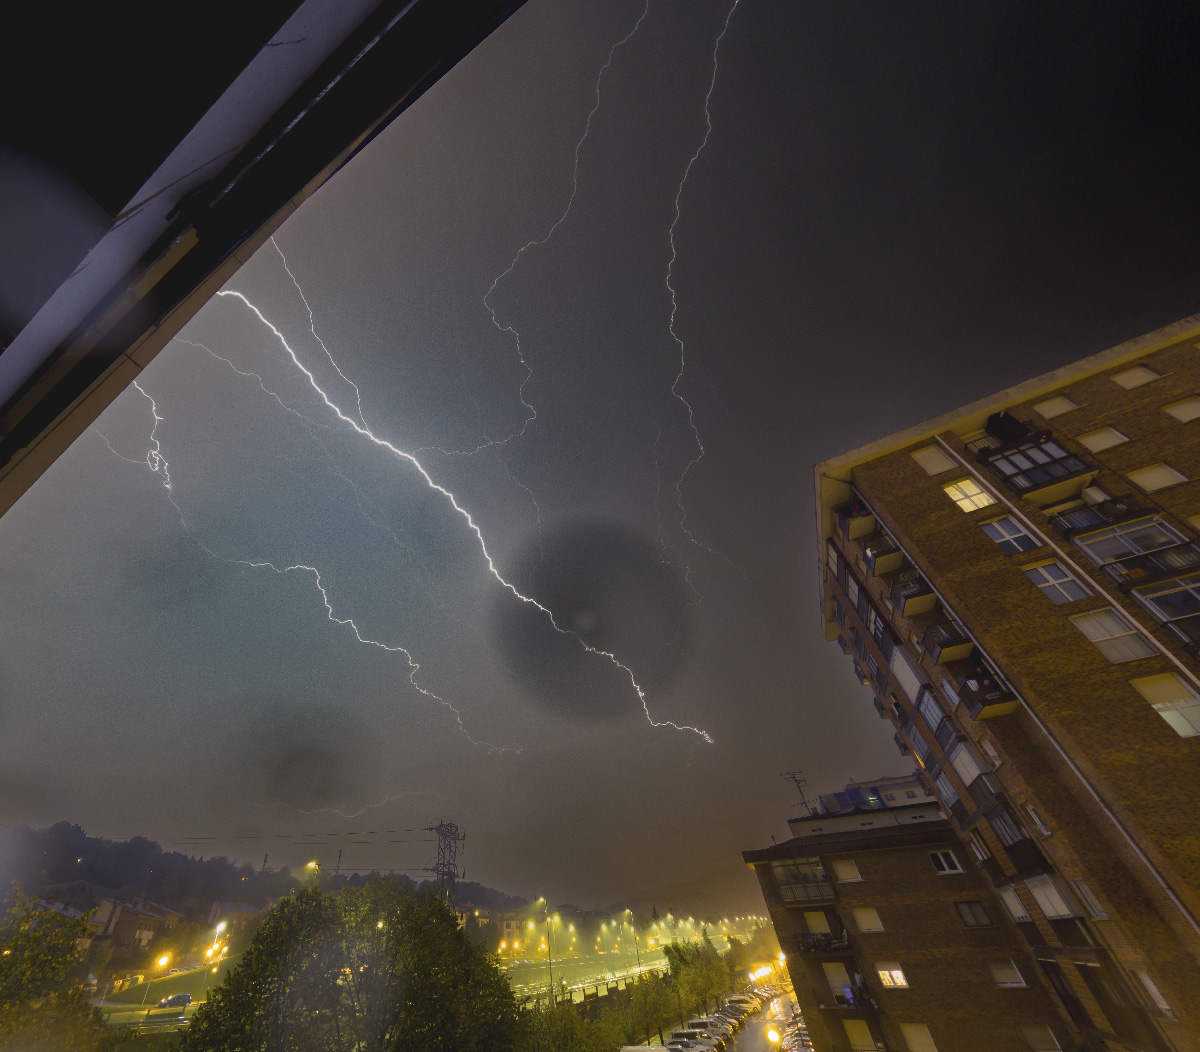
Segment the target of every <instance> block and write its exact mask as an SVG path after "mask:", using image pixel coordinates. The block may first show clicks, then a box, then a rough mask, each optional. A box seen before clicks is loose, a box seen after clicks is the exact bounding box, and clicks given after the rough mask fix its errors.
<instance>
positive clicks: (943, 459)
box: [909, 446, 954, 475]
mask: <svg viewBox="0 0 1200 1052" xmlns="http://www.w3.org/2000/svg"><path fill="white" fill-rule="evenodd" d="M909 456H911V457H912V458H913V460H915V461H916V462H917V463H918V464H920V465H921V467H923V468H924V469H925V470H926V471H927V472H929V474H931V475H937V474H940V473H941V472H943V471H949V470H950V469H951V468H952V467H954V461H953V459H951V458H950V457H948V456H947V455H946V454H945V453H944V452H943V451H942V450H940V449H938V447H937V446H926V447H925V448H924V449H916V450H913V452H912V453H910V454H909Z"/></svg>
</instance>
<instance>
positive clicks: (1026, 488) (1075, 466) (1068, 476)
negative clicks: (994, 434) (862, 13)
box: [980, 432, 1096, 506]
mask: <svg viewBox="0 0 1200 1052" xmlns="http://www.w3.org/2000/svg"><path fill="white" fill-rule="evenodd" d="M980 459H981V460H982V461H983V462H984V463H985V464H986V465H987V466H988V467H989V468H990V469H991V470H992V471H993V472H994V473H995V474H996V475H998V476H999V478H1000V480H1001V481H1002V482H1003V483H1004V485H1005V486H1007V487H1008V488H1009V489H1010V490H1012V491H1013V492H1014V493H1016V494H1017V495H1018V496H1021V497H1027V498H1028V499H1029V500H1030V501H1031V502H1032V503H1034V504H1037V505H1039V506H1044V505H1047V504H1054V503H1057V502H1059V501H1063V500H1069V499H1070V498H1071V497H1077V496H1079V494H1080V493H1082V492H1083V490H1084V489H1085V488H1086V487H1087V485H1088V484H1089V483H1090V482H1091V480H1092V479H1093V478H1095V476H1096V468H1094V467H1093V466H1092V465H1091V464H1089V463H1088V462H1087V461H1085V460H1084V459H1083V458H1082V457H1079V456H1076V455H1075V454H1074V453H1069V452H1067V450H1065V449H1063V447H1062V446H1060V445H1059V444H1058V443H1057V442H1055V441H1054V440H1053V439H1052V438H1051V437H1050V436H1049V433H1048V432H1039V433H1038V434H1036V435H1034V436H1033V437H1032V438H1030V439H1028V440H1026V441H1023V442H1021V443H1019V444H1015V445H1009V446H1000V447H997V448H996V449H994V450H984V451H983V452H982V453H981V454H980Z"/></svg>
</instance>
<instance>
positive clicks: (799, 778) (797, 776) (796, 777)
mask: <svg viewBox="0 0 1200 1052" xmlns="http://www.w3.org/2000/svg"><path fill="white" fill-rule="evenodd" d="M781 777H783V778H786V779H788V781H790V782H791V783H792V784H793V785H794V786H795V787H796V791H797V792H798V793H799V794H800V802H801V803H802V804H803V805H804V810H805V811H806V812H807V813H808V814H810V815H812V814H816V812H815V811H814V810H813V807H812V804H810V803H809V802H808V797H807V796H805V795H804V787H805V786H806V785H808V779H807V778H805V777H804V772H803V771H784V772H783V774H782V776H781Z"/></svg>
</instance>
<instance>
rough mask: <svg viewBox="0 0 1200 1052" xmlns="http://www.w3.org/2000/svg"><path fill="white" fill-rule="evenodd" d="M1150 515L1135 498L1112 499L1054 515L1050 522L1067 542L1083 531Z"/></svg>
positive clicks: (1149, 511)
mask: <svg viewBox="0 0 1200 1052" xmlns="http://www.w3.org/2000/svg"><path fill="white" fill-rule="evenodd" d="M1149 514H1151V509H1149V508H1147V507H1146V506H1145V505H1144V504H1143V503H1142V502H1141V501H1139V500H1138V499H1137V498H1136V497H1112V498H1110V499H1109V500H1102V501H1100V503H1099V504H1090V505H1088V506H1087V507H1084V508H1074V509H1072V510H1071V511H1064V512H1063V513H1062V514H1061V515H1054V516H1052V517H1051V519H1050V522H1051V524H1052V525H1053V526H1054V528H1055V529H1057V530H1058V532H1059V533H1061V534H1062V535H1063V536H1064V537H1066V538H1067V539H1068V540H1069V539H1071V538H1072V537H1074V536H1075V535H1076V534H1077V533H1080V532H1082V531H1083V530H1088V529H1093V528H1095V527H1096V526H1108V525H1112V524H1114V523H1118V522H1124V521H1125V520H1126V519H1136V518H1137V517H1138V516H1140V515H1149Z"/></svg>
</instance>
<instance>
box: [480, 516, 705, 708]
mask: <svg viewBox="0 0 1200 1052" xmlns="http://www.w3.org/2000/svg"><path fill="white" fill-rule="evenodd" d="M509 573H510V574H511V577H510V578H509V579H510V580H512V581H513V582H514V583H515V584H516V585H517V587H518V588H519V589H520V590H521V592H522V593H524V594H525V595H528V596H531V597H533V598H535V599H536V600H537V601H538V602H539V603H541V604H542V605H543V606H546V607H548V608H549V609H550V610H551V611H553V613H554V617H555V620H556V621H557V622H558V624H559V626H560V627H561V628H563V629H566V630H569V631H571V632H574V633H576V634H577V635H578V636H579V639H575V638H573V637H572V636H564V635H562V634H560V633H557V632H555V631H554V629H553V628H551V626H550V624H549V622H548V621H547V619H546V615H545V614H543V613H542V612H541V611H539V610H538V609H537V608H536V607H534V606H532V605H531V604H527V603H521V602H519V601H517V600H515V599H514V598H513V596H512V594H511V593H509V592H507V591H505V592H500V593H498V595H497V599H496V601H495V604H494V607H493V611H492V619H491V626H492V639H493V642H494V644H495V646H496V649H497V651H498V653H499V656H500V658H501V660H502V661H503V663H504V666H505V668H506V669H507V671H508V672H509V674H510V675H512V677H513V678H514V679H515V680H516V681H517V682H518V683H520V684H521V686H522V687H523V688H524V689H525V690H526V691H528V693H529V695H530V697H531V698H533V699H534V700H535V701H537V702H539V703H540V704H542V705H545V706H546V707H548V708H551V709H554V710H556V711H558V712H562V713H564V714H566V715H571V716H577V717H581V718H585V719H612V718H616V717H619V716H622V715H627V714H629V713H630V712H633V711H637V712H640V711H641V705H640V703H639V702H638V699H637V695H636V694H635V693H634V690H633V688H632V686H631V685H630V682H629V677H628V676H627V675H626V674H625V673H623V672H622V671H621V670H620V669H618V668H616V667H614V666H613V664H612V663H611V662H609V661H607V660H605V659H604V658H603V657H601V656H598V655H596V654H589V653H588V652H587V651H586V650H584V649H583V647H582V646H580V643H579V640H582V641H583V642H585V643H586V644H587V645H588V646H590V647H593V648H595V649H597V650H604V651H609V652H610V653H612V654H614V655H615V656H616V657H617V659H618V660H620V661H621V662H622V664H624V665H627V666H628V667H629V668H630V669H632V670H633V673H634V675H635V676H636V677H637V680H638V682H639V683H640V684H641V686H642V687H643V689H644V690H646V692H647V695H648V697H649V698H650V700H651V701H652V700H653V698H652V696H653V694H654V693H656V692H659V691H662V690H664V689H666V688H667V687H669V686H670V684H671V683H672V682H673V681H674V679H675V677H676V676H677V675H678V673H679V669H680V666H681V664H682V662H683V659H684V657H685V656H686V652H687V645H688V640H689V637H690V617H689V613H690V607H689V606H688V598H689V595H690V592H689V590H688V588H687V585H686V584H685V582H684V581H683V578H682V576H681V575H680V574H679V572H678V571H677V570H676V569H675V568H674V567H673V566H671V565H670V564H669V563H667V562H665V561H664V560H663V559H662V558H661V557H660V553H659V547H658V545H657V544H656V543H654V542H653V541H651V540H650V539H648V538H646V537H644V536H642V535H641V534H640V533H637V532H636V531H634V530H631V529H628V528H627V527H623V526H615V525H608V524H603V523H590V522H581V523H572V524H570V525H567V526H563V527H560V528H558V529H556V530H554V531H553V532H550V533H547V534H546V535H545V536H544V538H542V539H541V540H540V541H539V539H538V538H537V537H534V538H532V539H531V540H530V541H529V543H528V544H527V545H526V546H525V548H524V549H523V550H522V551H521V553H520V554H519V556H518V557H517V559H516V560H515V563H514V566H513V567H512V568H511V570H510V571H509Z"/></svg>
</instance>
